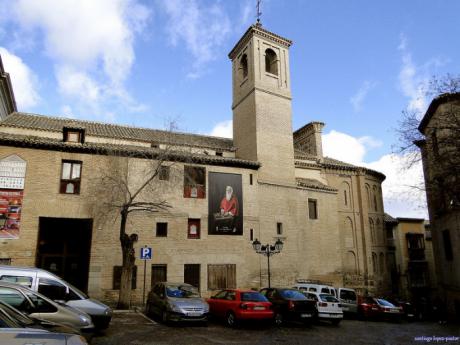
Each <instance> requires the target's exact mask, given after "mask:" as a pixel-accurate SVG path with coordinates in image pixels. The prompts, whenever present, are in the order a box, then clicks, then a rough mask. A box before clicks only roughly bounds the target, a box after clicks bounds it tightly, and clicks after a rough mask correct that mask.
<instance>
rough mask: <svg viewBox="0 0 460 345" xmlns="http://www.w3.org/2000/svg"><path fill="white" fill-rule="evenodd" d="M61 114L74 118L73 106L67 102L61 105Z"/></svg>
mask: <svg viewBox="0 0 460 345" xmlns="http://www.w3.org/2000/svg"><path fill="white" fill-rule="evenodd" d="M61 115H62V116H65V117H68V118H74V117H75V116H74V114H73V111H72V107H71V106H70V105H68V104H65V105H63V106H62V107H61Z"/></svg>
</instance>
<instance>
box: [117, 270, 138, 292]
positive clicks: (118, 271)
mask: <svg viewBox="0 0 460 345" xmlns="http://www.w3.org/2000/svg"><path fill="white" fill-rule="evenodd" d="M136 280H137V266H133V273H132V279H131V289H132V290H136V285H137V284H136ZM120 282H121V266H113V284H112V285H113V286H112V288H113V290H120Z"/></svg>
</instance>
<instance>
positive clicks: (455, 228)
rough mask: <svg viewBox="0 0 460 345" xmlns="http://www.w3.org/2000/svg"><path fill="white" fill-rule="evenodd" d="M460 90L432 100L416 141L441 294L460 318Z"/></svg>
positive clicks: (453, 313)
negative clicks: (419, 138)
mask: <svg viewBox="0 0 460 345" xmlns="http://www.w3.org/2000/svg"><path fill="white" fill-rule="evenodd" d="M459 123H460V93H449V94H443V95H440V96H438V97H436V98H435V99H433V101H432V102H431V104H430V106H429V107H428V110H427V112H426V114H425V115H424V117H423V119H422V121H421V123H420V126H419V131H420V132H421V133H422V134H423V136H424V139H423V140H420V141H418V142H416V144H417V145H418V146H419V148H420V150H421V153H422V162H423V172H424V177H425V186H426V194H427V202H428V212H429V216H430V226H431V235H432V238H433V250H434V255H435V260H436V267H437V268H438V270H437V273H438V284H439V289H440V293H441V298H442V299H443V300H444V303H445V304H446V305H447V308H448V311H449V313H450V314H451V315H452V316H454V315H455V316H456V317H457V318H460V255H459V253H460V160H459V156H458V152H459V150H460V135H459V134H460V126H459Z"/></svg>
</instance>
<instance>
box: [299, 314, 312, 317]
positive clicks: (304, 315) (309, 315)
mask: <svg viewBox="0 0 460 345" xmlns="http://www.w3.org/2000/svg"><path fill="white" fill-rule="evenodd" d="M300 317H311V314H300Z"/></svg>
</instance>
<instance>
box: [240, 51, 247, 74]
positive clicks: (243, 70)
mask: <svg viewBox="0 0 460 345" xmlns="http://www.w3.org/2000/svg"><path fill="white" fill-rule="evenodd" d="M238 69H239V73H240V76H241V79H245V78H246V77H247V76H248V56H247V55H246V54H243V56H242V57H241V60H240V66H239V68H238Z"/></svg>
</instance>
